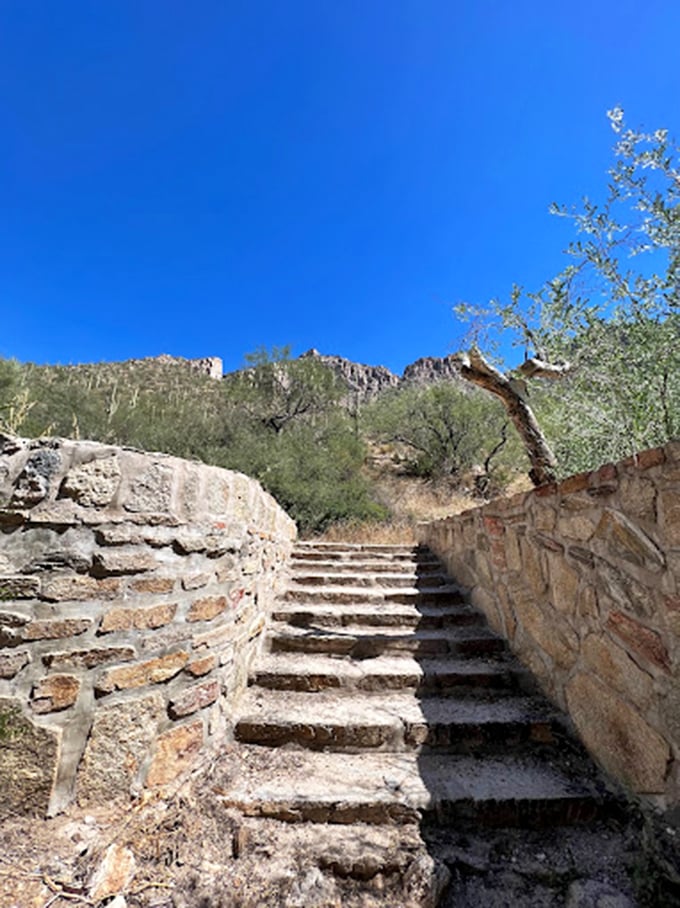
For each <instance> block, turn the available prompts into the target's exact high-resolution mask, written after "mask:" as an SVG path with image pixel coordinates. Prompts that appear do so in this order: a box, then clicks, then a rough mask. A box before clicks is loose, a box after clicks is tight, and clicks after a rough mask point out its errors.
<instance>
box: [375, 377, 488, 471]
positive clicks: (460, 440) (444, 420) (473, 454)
mask: <svg viewBox="0 0 680 908" xmlns="http://www.w3.org/2000/svg"><path fill="white" fill-rule="evenodd" d="M504 422H505V416H504V414H503V410H502V408H501V407H499V406H497V405H495V404H494V403H492V402H491V401H489V400H488V399H487V398H485V396H484V395H482V394H480V393H479V392H476V391H471V390H470V389H467V388H466V387H459V386H458V385H456V384H453V383H451V382H438V383H437V384H435V385H431V386H429V387H427V386H426V387H418V386H411V387H405V388H400V389H397V390H394V391H390V392H386V393H385V394H383V395H381V396H380V397H379V398H378V399H377V400H375V401H374V402H373V403H371V404H369V405H368V406H367V407H366V408H365V410H364V414H363V425H364V426H365V428H366V429H367V431H368V432H369V434H371V435H372V436H373V437H374V438H376V439H378V440H380V441H383V442H389V443H391V444H397V445H400V446H402V447H403V448H405V450H406V451H407V452H408V458H409V459H408V465H409V467H410V470H411V472H413V473H415V474H416V475H419V476H424V477H427V478H439V477H447V478H449V479H451V478H454V479H459V478H460V477H461V475H462V474H463V473H464V472H465V471H469V470H472V469H473V468H475V467H479V466H480V465H481V464H483V463H485V462H486V461H487V460H488V461H489V465H490V457H491V455H492V451H494V452H495V449H496V447H497V446H498V444H499V441H500V440H501V439H502V434H503V425H504ZM487 473H488V467H487Z"/></svg>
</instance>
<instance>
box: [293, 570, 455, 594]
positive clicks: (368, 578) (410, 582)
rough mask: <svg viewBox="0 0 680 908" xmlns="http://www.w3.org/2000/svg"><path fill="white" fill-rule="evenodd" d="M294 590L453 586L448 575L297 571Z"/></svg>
mask: <svg viewBox="0 0 680 908" xmlns="http://www.w3.org/2000/svg"><path fill="white" fill-rule="evenodd" d="M292 582H293V584H294V585H295V586H294V587H293V588H297V587H298V586H300V587H310V586H313V587H320V586H323V587H333V586H351V587H354V588H355V589H358V588H359V587H369V588H374V587H377V588H381V589H382V588H385V587H389V588H394V587H406V588H407V589H420V588H421V587H425V588H426V589H428V590H429V589H431V588H432V587H441V586H451V582H450V581H449V579H448V577H447V576H446V574H442V573H439V574H435V573H434V572H433V573H430V574H426V575H425V576H421V575H420V574H417V573H416V572H415V571H401V572H398V573H387V572H386V571H384V572H379V573H373V572H370V571H361V572H356V571H354V570H352V571H351V572H350V571H342V572H341V571H337V570H336V571H318V572H317V571H314V572H311V571H296V572H295V573H294V574H293V577H292Z"/></svg>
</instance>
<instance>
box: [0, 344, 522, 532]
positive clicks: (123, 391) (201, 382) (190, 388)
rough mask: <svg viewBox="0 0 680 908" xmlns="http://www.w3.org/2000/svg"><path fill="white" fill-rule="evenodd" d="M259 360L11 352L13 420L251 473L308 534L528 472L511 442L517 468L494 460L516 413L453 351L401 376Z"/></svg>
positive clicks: (443, 502)
mask: <svg viewBox="0 0 680 908" xmlns="http://www.w3.org/2000/svg"><path fill="white" fill-rule="evenodd" d="M251 359H252V360H253V361H252V362H251V363H249V364H248V365H247V367H246V368H244V369H242V370H238V371H236V372H230V373H227V374H226V375H223V374H222V363H221V360H220V359H219V358H218V357H212V356H211V357H204V358H202V359H198V360H190V359H184V358H180V357H171V356H168V355H162V356H158V357H153V358H148V359H141V360H129V361H126V362H108V363H106V362H105V363H96V364H95V363H90V364H82V365H72V366H37V365H32V364H25V365H20V364H17V363H14V362H11V361H7V360H5V361H0V419H1V423H2V428H3V429H4V431H7V432H13V433H21V434H23V435H27V436H36V437H37V436H41V435H60V436H66V437H74V438H90V439H94V440H99V441H103V442H107V443H111V444H114V443H115V444H123V445H129V446H131V447H136V448H140V449H144V450H158V451H165V452H168V453H171V454H176V455H177V456H181V457H188V458H195V459H200V460H203V461H205V462H207V463H214V464H216V465H218V466H224V467H228V468H231V469H237V470H241V471H242V472H244V473H247V474H248V475H251V476H254V477H255V478H257V479H258V480H259V481H260V482H261V483H262V484H263V485H264V486H265V487H266V488H267V489H268V490H269V491H271V492H272V494H274V495H275V496H276V497H277V498H278V499H279V501H281V503H282V504H283V505H284V506H285V507H286V508H288V510H289V511H290V512H291V514H292V515H293V516H294V517H295V519H296V520H297V521H298V523H299V525H300V527H301V529H302V531H303V532H304V533H314V532H317V533H318V532H321V531H324V530H327V529H328V528H329V527H330V526H332V525H334V524H338V523H342V524H346V523H347V522H351V523H353V524H356V523H362V522H365V521H368V522H369V523H371V524H373V523H375V522H376V521H377V522H379V523H381V524H382V523H384V522H385V521H395V520H396V521H397V522H398V523H399V524H400V525H403V524H408V523H409V522H410V521H412V520H414V519H421V518H422V517H423V516H427V513H429V509H430V508H431V507H432V508H434V509H435V512H436V513H441V512H442V510H446V508H447V502H450V501H451V500H452V496H453V493H454V491H455V492H456V494H457V495H458V498H459V499H460V496H463V498H465V495H466V494H467V492H466V490H471V491H474V490H475V488H476V489H477V491H478V492H479V491H484V492H485V493H490V492H491V491H493V489H494V488H496V490H498V489H500V488H502V487H503V485H504V484H505V482H506V481H508V480H510V479H512V478H514V476H515V475H517V473H518V471H520V472H521V469H522V466H521V457H519V455H518V452H517V449H516V448H513V446H512V445H509V446H506V447H507V450H506V451H505V452H503V456H504V458H505V463H504V464H503V463H500V462H499V463H498V464H494V465H493V469H492V465H491V463H490V462H487V461H488V459H489V457H490V455H491V453H492V452H493V451H494V449H495V448H496V447H497V446H498V444H499V441H500V439H501V432H502V426H503V424H504V417H503V415H502V413H501V412H500V409H499V407H498V406H497V405H496V404H495V402H494V401H492V400H490V399H489V398H487V397H486V396H485V395H483V394H481V393H480V392H477V391H474V390H470V389H469V388H468V387H467V385H465V383H464V382H463V381H462V380H461V379H460V377H459V376H458V373H457V371H456V367H455V363H454V361H453V357H447V358H445V359H436V358H423V359H420V360H418V361H417V362H415V363H413V364H411V365H410V366H408V367H407V369H406V370H405V371H404V374H403V375H402V376H396V375H394V374H393V373H392V372H390V371H389V370H388V369H386V368H385V367H382V366H367V365H363V364H360V363H354V362H352V361H350V360H348V359H345V358H343V357H340V356H326V355H323V354H320V353H318V352H317V351H315V350H310V351H308V352H307V353H305V354H303V355H302V356H301V357H298V358H289V357H288V355H287V351H285V350H284V351H275V354H274V355H269V354H266V353H264V354H263V353H260V354H258V355H257V356H254V357H252V358H251ZM497 459H498V460H499V461H502V459H503V458H497ZM514 460H516V461H517V464H518V466H515V464H514ZM492 474H493V475H492ZM482 480H483V481H482ZM451 507H453V505H451ZM459 508H460V503H459V504H458V509H459ZM424 512H425V513H424Z"/></svg>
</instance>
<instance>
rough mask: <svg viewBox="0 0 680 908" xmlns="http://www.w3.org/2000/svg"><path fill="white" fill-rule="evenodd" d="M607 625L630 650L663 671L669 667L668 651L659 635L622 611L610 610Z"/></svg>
mask: <svg viewBox="0 0 680 908" xmlns="http://www.w3.org/2000/svg"><path fill="white" fill-rule="evenodd" d="M607 627H608V628H609V629H610V630H611V631H612V632H613V633H614V634H616V636H617V637H618V638H619V639H620V640H622V641H623V642H624V643H626V644H627V645H628V646H629V647H630V649H631V650H633V651H634V652H636V653H637V654H638V655H639V656H642V657H643V658H644V659H646V660H647V661H649V662H652V663H653V664H654V665H656V666H657V667H658V668H661V669H663V670H664V671H666V672H667V671H669V669H670V659H669V656H668V651H667V650H666V647H665V646H664V643H663V640H662V639H661V637H660V636H659V635H658V634H657V633H656V632H655V631H653V630H651V629H650V628H648V627H645V625H644V624H640V622H639V621H636V620H635V619H634V618H631V617H630V616H629V615H624V614H623V612H612V613H611V615H610V616H609V619H608V621H607Z"/></svg>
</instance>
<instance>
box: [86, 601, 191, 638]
mask: <svg viewBox="0 0 680 908" xmlns="http://www.w3.org/2000/svg"><path fill="white" fill-rule="evenodd" d="M176 611H177V604H176V603H167V604H164V605H151V606H147V607H144V608H114V609H111V611H109V612H107V613H106V614H105V615H104V617H103V618H102V623H101V625H100V626H99V633H100V634H108V633H110V632H112V631H127V630H132V629H135V630H150V629H151V630H153V629H155V628H158V627H164V626H165V625H166V624H169V623H170V622H171V621H172V619H173V618H174V617H175V612H176Z"/></svg>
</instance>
